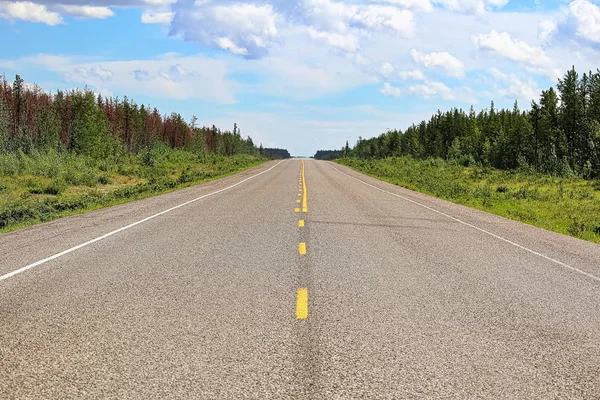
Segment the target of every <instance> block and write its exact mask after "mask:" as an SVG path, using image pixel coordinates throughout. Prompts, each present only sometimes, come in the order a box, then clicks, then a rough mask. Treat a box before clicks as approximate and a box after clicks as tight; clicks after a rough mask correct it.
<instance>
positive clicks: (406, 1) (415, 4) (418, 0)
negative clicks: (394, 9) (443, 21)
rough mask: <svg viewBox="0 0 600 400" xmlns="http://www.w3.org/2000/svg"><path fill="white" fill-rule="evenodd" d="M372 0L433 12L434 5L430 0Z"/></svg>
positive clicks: (373, 0) (413, 9)
mask: <svg viewBox="0 0 600 400" xmlns="http://www.w3.org/2000/svg"><path fill="white" fill-rule="evenodd" d="M371 1H372V2H379V3H388V4H393V5H396V6H400V7H402V8H406V9H408V10H412V11H421V12H432V11H433V5H432V4H431V1H429V0H371Z"/></svg>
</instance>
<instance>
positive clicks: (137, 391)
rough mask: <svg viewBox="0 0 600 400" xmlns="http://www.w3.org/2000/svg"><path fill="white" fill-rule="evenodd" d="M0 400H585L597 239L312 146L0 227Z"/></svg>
mask: <svg viewBox="0 0 600 400" xmlns="http://www.w3.org/2000/svg"><path fill="white" fill-rule="evenodd" d="M0 373H1V378H0V398H1V399H71V398H72V399H74V398H77V399H81V398H90V399H108V398H114V399H246V398H247V399H355V398H361V399H367V398H369V399H371V398H372V399H475V398H477V399H600V247H599V246H598V245H595V244H592V243H588V242H584V241H581V240H578V239H574V238H571V237H566V236H563V235H559V234H556V233H552V232H548V231H545V230H541V229H538V228H535V227H532V226H528V225H525V224H521V223H518V222H514V221H510V220H507V219H504V218H501V217H497V216H494V215H490V214H487V213H484V212H481V211H477V210H473V209H469V208H466V207H463V206H459V205H456V204H453V203H450V202H446V201H443V200H440V199H435V198H432V197H429V196H426V195H423V194H419V193H415V192H412V191H409V190H406V189H403V188H399V187H396V186H393V185H390V184H387V183H384V182H381V181H378V180H376V179H373V178H370V177H367V176H365V175H362V174H359V173H357V172H354V171H352V170H350V169H348V168H345V167H343V166H340V165H337V164H334V163H330V162H325V161H315V160H308V159H307V160H298V159H293V160H286V161H282V162H280V161H272V162H269V163H266V164H263V165H261V166H258V167H255V168H252V169H250V170H247V171H244V172H243V173H240V174H237V175H234V176H230V177H227V178H224V179H220V180H217V181H213V182H209V183H206V184H203V185H198V186H194V187H190V188H186V189H183V190H179V191H175V192H171V193H168V194H164V195H160V196H156V197H152V198H148V199H145V200H141V201H136V202H133V203H129V204H124V205H119V206H115V207H111V208H107V209H103V210H98V211H93V212H90V213H86V214H82V215H78V216H73V217H69V218H64V219H60V220H56V221H53V222H49V223H45V224H41V225H37V226H34V227H30V228H27V229H23V230H20V231H17V232H14V233H9V234H5V235H1V236H0Z"/></svg>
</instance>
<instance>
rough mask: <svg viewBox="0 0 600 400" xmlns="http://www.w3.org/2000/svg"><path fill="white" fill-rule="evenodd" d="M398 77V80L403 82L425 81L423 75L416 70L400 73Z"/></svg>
mask: <svg viewBox="0 0 600 400" xmlns="http://www.w3.org/2000/svg"><path fill="white" fill-rule="evenodd" d="M399 75H400V78H402V79H403V80H415V81H424V80H425V75H423V73H422V72H421V71H420V70H418V69H412V70H410V71H400V73H399Z"/></svg>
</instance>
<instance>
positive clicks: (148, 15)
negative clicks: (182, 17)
mask: <svg viewBox="0 0 600 400" xmlns="http://www.w3.org/2000/svg"><path fill="white" fill-rule="evenodd" d="M171 21H173V13H172V12H157V13H152V12H145V13H143V14H142V22H143V23H144V24H165V25H166V24H170V23H171Z"/></svg>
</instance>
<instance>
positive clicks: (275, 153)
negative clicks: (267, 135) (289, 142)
mask: <svg viewBox="0 0 600 400" xmlns="http://www.w3.org/2000/svg"><path fill="white" fill-rule="evenodd" d="M263 153H264V154H265V155H267V156H269V158H290V157H291V155H290V152H289V151H287V150H286V149H276V148H264V149H263Z"/></svg>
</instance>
